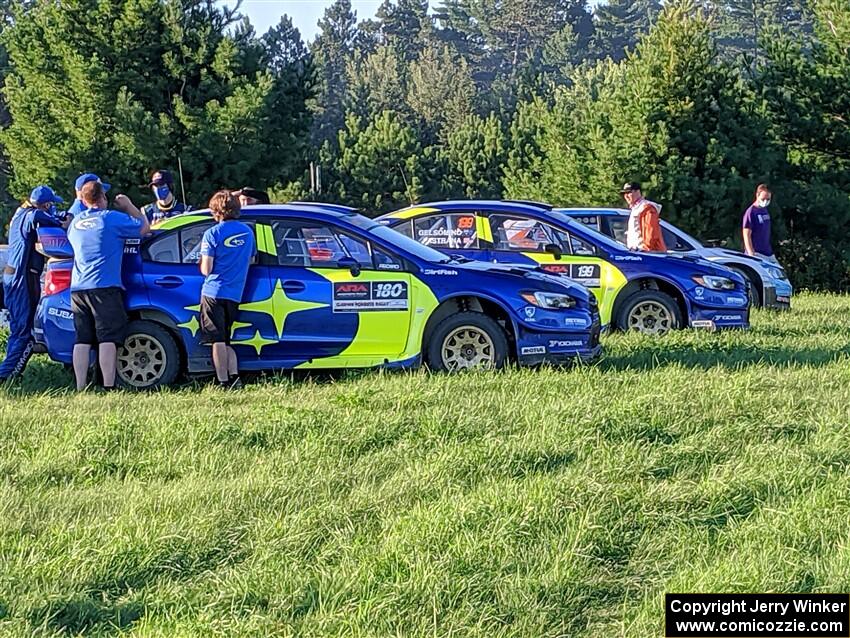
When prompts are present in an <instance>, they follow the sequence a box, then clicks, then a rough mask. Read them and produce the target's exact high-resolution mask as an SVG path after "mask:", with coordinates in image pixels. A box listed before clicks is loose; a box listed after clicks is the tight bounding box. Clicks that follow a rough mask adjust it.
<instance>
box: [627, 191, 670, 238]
mask: <svg viewBox="0 0 850 638" xmlns="http://www.w3.org/2000/svg"><path fill="white" fill-rule="evenodd" d="M620 194H621V195H622V196H623V198H624V199H625V200H626V203H627V204H628V205H629V209H630V212H629V225H628V229H627V231H626V247H627V248H628V249H629V250H640V251H650V252H662V253H663V252H667V246H666V245H665V244H664V236H663V235H662V234H661V218H660V215H661V205H660V204H656V203H655V202H651V201H649V200H648V199H646V198H644V196H643V193H642V192H641V188H640V184H638V183H637V182H628V183H626V184H625V185H624V186H623V188H622V190H621V191H620Z"/></svg>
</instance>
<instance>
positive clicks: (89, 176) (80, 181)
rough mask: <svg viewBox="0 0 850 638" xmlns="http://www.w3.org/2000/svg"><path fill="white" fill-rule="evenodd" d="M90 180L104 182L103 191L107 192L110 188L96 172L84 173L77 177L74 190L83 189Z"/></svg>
mask: <svg viewBox="0 0 850 638" xmlns="http://www.w3.org/2000/svg"><path fill="white" fill-rule="evenodd" d="M89 182H100V183H101V184H103V192H104V193H105V192H106V191H108V190H109V189H110V186H109V184H107V183H106V182H103V181H102V180H101V179H100V178H99V177H98V176H97V175H95V174H94V173H83V174H82V175H80V176H79V177H78V178H77V181H76V182H74V190H82V188H83V186H85V185H86V184H88V183H89Z"/></svg>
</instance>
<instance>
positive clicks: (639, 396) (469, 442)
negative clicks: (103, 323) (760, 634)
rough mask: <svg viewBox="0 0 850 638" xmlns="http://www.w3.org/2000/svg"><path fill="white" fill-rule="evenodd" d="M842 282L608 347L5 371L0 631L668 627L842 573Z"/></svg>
mask: <svg viewBox="0 0 850 638" xmlns="http://www.w3.org/2000/svg"><path fill="white" fill-rule="evenodd" d="M848 337H850V297H840V296H825V295H801V296H800V297H799V298H798V299H797V302H796V308H795V310H794V311H793V312H792V313H786V314H776V313H765V312H759V313H756V314H755V316H754V321H753V329H752V330H751V331H749V332H747V333H724V334H707V333H695V332H690V331H689V332H684V333H679V334H675V335H672V336H670V337H667V338H664V339H660V340H651V339H648V338H642V337H639V336H637V335H614V336H611V337H608V338H607V339H606V341H605V344H606V347H607V354H606V356H605V358H604V359H603V360H602V361H601V362H600V363H599V364H597V365H595V366H591V367H577V368H574V369H569V370H556V369H543V370H509V371H505V372H501V373H476V374H463V375H458V376H445V375H434V374H429V373H427V372H415V373H382V372H360V373H356V374H346V375H342V376H338V377H336V378H327V377H323V378H318V379H312V380H311V379H309V378H304V377H298V378H295V379H293V378H292V377H291V376H280V377H273V378H268V379H266V380H262V381H258V382H256V383H253V384H251V385H250V386H249V387H248V388H247V389H246V390H245V391H244V392H241V393H223V392H221V391H218V390H216V389H214V388H210V387H205V386H203V385H198V386H193V387H187V388H183V389H180V390H176V391H166V392H161V393H151V394H130V393H116V394H111V395H102V394H85V395H75V394H74V393H73V392H71V391H70V386H71V378H70V376H69V375H68V374H67V373H66V372H65V371H64V370H63V369H62V368H61V366H57V365H55V364H50V363H48V362H47V360H46V359H44V358H43V357H42V358H39V360H36V361H34V363H33V364H32V365H31V367H30V368H29V369H28V371H27V379H26V380H25V382H24V384H23V385H22V386H21V387H19V388H12V389H9V390H5V391H0V636H3V637H6V636H21V637H23V636H31V635H39V636H52V635H63V636H68V635H71V636H74V635H92V636H117V635H121V636H158V637H168V638H176V637H181V636H450V635H456V636H481V637H487V638H491V637H494V636H528V637H534V638H537V637H542V636H547V637H549V636H580V637H588V638H590V637H593V638H596V637H603V636H605V637H612V636H629V637H632V636H633V637H635V638H646V637H652V636H660V635H662V633H663V632H662V602H663V600H662V595H663V593H664V592H665V591H708V592H710V591H783V592H803V591H805V592H807V591H847V590H850V526H848V520H850V339H849V338H848Z"/></svg>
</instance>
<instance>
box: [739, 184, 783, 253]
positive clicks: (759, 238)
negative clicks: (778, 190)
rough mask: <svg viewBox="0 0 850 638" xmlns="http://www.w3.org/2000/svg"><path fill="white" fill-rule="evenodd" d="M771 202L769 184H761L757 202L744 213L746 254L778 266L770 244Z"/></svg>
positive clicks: (757, 192) (757, 190) (758, 189)
mask: <svg viewBox="0 0 850 638" xmlns="http://www.w3.org/2000/svg"><path fill="white" fill-rule="evenodd" d="M770 200H771V192H770V189H769V188H768V186H767V184H759V185H758V188H756V198H755V201H754V202H753V203H752V205H751V206H750V207H749V208H748V209H747V210H745V211H744V223H743V234H744V252H746V253H747V254H748V255H750V256H751V257H761V258H762V259H764V260H766V261H769V262H771V263H774V264H776V263H778V262H777V260H776V257H775V256H774V255H773V246H772V245H771V243H770V213H769V212H768V210H767V207H768V206H770Z"/></svg>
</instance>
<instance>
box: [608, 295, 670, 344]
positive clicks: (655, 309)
mask: <svg viewBox="0 0 850 638" xmlns="http://www.w3.org/2000/svg"><path fill="white" fill-rule="evenodd" d="M681 325H682V313H681V312H680V311H679V307H678V305H676V301H675V300H674V299H673V298H672V297H671V296H670V295H668V294H667V293H664V292H661V291H660V290H641V291H639V292H636V293H635V294H633V295H631V296H630V297H629V298H628V299H626V301H625V302H623V305H622V307H621V308H620V312H619V313H618V316H617V327H618V328H619V329H620V330H623V331H626V330H636V331H637V332H640V333H641V334H646V335H652V336H660V335H664V334H667V333H668V332H670V331H671V330H676V329H678V328H679V327H680V326H681Z"/></svg>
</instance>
